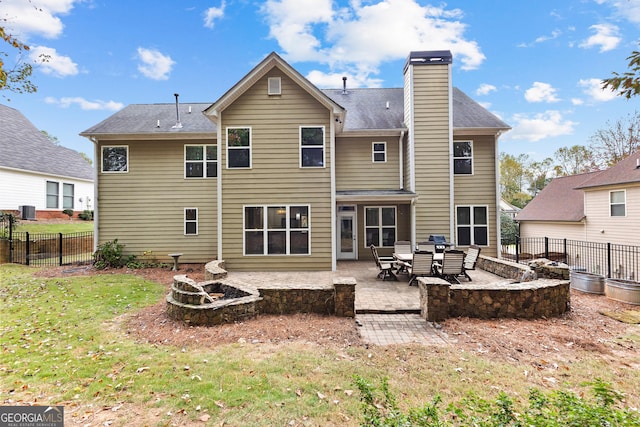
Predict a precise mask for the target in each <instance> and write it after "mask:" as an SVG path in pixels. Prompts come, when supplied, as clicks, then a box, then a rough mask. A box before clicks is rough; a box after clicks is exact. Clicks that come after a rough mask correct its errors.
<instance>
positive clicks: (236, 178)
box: [219, 68, 332, 271]
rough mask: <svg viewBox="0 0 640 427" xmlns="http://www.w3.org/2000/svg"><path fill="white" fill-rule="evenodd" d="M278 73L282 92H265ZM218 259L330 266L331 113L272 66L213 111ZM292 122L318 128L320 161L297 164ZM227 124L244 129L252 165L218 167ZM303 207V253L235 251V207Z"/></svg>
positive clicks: (236, 265) (239, 224) (264, 267)
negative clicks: (216, 119) (217, 132)
mask: <svg viewBox="0 0 640 427" xmlns="http://www.w3.org/2000/svg"><path fill="white" fill-rule="evenodd" d="M278 76H279V77H281V82H282V95H278V96H268V95H267V79H268V78H269V77H278ZM221 118H222V120H221V123H219V126H221V130H222V138H223V145H222V147H221V149H220V150H219V153H220V157H221V161H222V165H223V171H222V177H223V178H222V179H223V181H222V223H223V230H222V247H223V249H222V258H223V259H224V260H225V262H226V265H227V267H228V268H229V269H230V270H236V271H241V270H244V271H269V270H289V271H291V270H331V260H332V246H331V226H332V218H331V175H330V164H331V157H330V156H331V155H332V153H331V152H330V147H331V146H330V136H331V127H330V126H331V123H330V120H331V119H332V118H331V112H330V111H329V110H328V109H327V108H326V107H324V106H322V105H321V104H320V103H319V102H318V101H317V100H316V99H314V98H313V97H312V96H311V95H310V94H309V93H308V92H306V91H305V90H303V89H302V88H300V87H299V86H297V85H296V84H295V83H294V82H293V81H292V80H291V79H290V78H288V77H287V76H286V75H285V74H284V73H282V72H281V71H280V70H279V69H277V68H274V69H272V70H271V71H270V72H268V73H267V74H266V75H265V76H263V77H262V78H261V79H260V80H258V81H257V82H256V83H255V84H254V85H253V86H252V87H251V88H250V89H249V90H247V91H246V92H245V93H244V94H242V96H240V97H239V98H238V99H237V100H236V101H235V102H234V103H233V104H232V105H231V106H229V107H228V108H227V109H225V110H224V111H223V112H222V113H221ZM300 126H324V129H325V132H324V137H325V159H324V160H325V167H324V168H300V166H299V164H300V137H299V132H300ZM227 127H250V128H251V134H252V135H251V139H252V152H251V156H252V168H251V169H227V168H226V154H227V153H226V129H227ZM248 205H250V206H264V205H289V206H290V205H309V207H310V220H309V224H310V230H311V231H310V232H311V244H310V248H311V255H286V256H284V255H283V256H280V255H278V256H276V255H264V256H261V255H247V256H244V255H243V207H244V206H248Z"/></svg>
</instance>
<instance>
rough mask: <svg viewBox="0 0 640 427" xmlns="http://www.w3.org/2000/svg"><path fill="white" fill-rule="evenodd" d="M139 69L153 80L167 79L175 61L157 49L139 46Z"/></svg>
mask: <svg viewBox="0 0 640 427" xmlns="http://www.w3.org/2000/svg"><path fill="white" fill-rule="evenodd" d="M138 59H139V60H140V61H141V62H142V63H141V64H138V71H140V72H141V73H142V74H143V75H144V76H146V77H149V78H150V79H153V80H167V79H168V78H169V73H170V72H171V69H172V68H173V65H174V64H175V62H174V61H173V60H172V59H171V57H170V56H169V55H164V54H162V53H161V52H160V51H159V50H157V49H146V48H143V47H139V48H138Z"/></svg>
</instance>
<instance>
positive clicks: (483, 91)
mask: <svg viewBox="0 0 640 427" xmlns="http://www.w3.org/2000/svg"><path fill="white" fill-rule="evenodd" d="M497 90H498V88H497V87H495V86H494V85H490V84H488V83H482V84H481V85H480V87H479V88H478V89H476V95H489V94H490V93H491V92H495V91H497Z"/></svg>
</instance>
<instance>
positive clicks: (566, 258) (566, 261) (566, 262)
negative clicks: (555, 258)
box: [562, 239, 569, 265]
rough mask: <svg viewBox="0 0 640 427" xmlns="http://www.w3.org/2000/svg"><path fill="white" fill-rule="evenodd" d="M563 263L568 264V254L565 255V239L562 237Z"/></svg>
mask: <svg viewBox="0 0 640 427" xmlns="http://www.w3.org/2000/svg"><path fill="white" fill-rule="evenodd" d="M562 242H563V252H564V263H565V264H567V265H569V255H567V239H563V240H562Z"/></svg>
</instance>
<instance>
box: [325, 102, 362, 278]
mask: <svg viewBox="0 0 640 427" xmlns="http://www.w3.org/2000/svg"><path fill="white" fill-rule="evenodd" d="M329 123H330V124H331V126H330V127H329V128H330V130H329V147H330V151H331V161H330V167H331V171H330V174H331V271H336V270H337V268H338V260H337V258H338V239H337V236H336V233H337V230H336V228H337V227H338V217H337V213H336V211H337V208H336V127H335V123H336V122H335V120H334V117H333V113H332V112H330V113H329ZM355 246H356V248H355V249H356V259H357V256H358V253H357V250H358V245H355Z"/></svg>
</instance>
